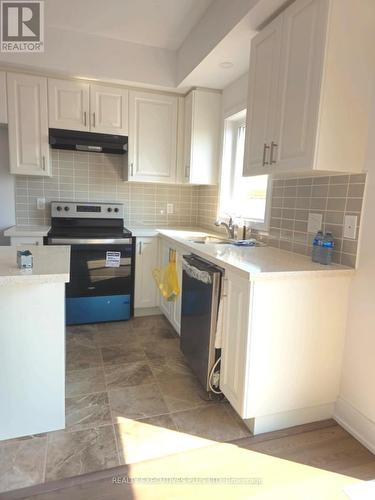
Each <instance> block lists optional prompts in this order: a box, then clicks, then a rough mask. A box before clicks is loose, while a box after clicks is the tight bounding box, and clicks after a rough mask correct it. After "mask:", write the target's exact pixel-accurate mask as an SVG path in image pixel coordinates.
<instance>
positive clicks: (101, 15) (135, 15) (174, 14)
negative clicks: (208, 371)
mask: <svg viewBox="0 0 375 500" xmlns="http://www.w3.org/2000/svg"><path fill="white" fill-rule="evenodd" d="M214 1H215V0H106V1H105V2H103V0H79V1H77V0H47V1H46V19H47V23H48V26H50V27H54V28H60V29H64V30H70V31H78V32H81V33H87V34H90V35H96V36H101V37H105V38H111V39H114V40H122V41H125V42H132V43H137V44H141V45H146V46H150V47H159V48H163V49H169V50H176V49H178V47H179V46H180V45H181V43H182V42H183V41H184V39H185V38H186V37H187V35H188V34H189V32H190V30H191V29H192V27H193V26H194V25H195V24H196V23H197V22H198V20H199V19H200V18H201V16H202V15H203V13H204V12H205V11H206V10H207V8H208V7H209V6H210V4H212V3H213V2H214Z"/></svg>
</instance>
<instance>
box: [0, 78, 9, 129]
mask: <svg viewBox="0 0 375 500" xmlns="http://www.w3.org/2000/svg"><path fill="white" fill-rule="evenodd" d="M0 123H8V110H7V80H6V73H5V71H0Z"/></svg>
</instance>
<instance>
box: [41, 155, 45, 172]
mask: <svg viewBox="0 0 375 500" xmlns="http://www.w3.org/2000/svg"><path fill="white" fill-rule="evenodd" d="M42 168H43V170H46V157H45V156H44V155H43V156H42Z"/></svg>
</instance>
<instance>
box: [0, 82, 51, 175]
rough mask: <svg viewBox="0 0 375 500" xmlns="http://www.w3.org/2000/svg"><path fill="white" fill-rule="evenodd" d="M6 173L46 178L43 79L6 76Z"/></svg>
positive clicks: (46, 144) (46, 132) (45, 102)
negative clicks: (7, 154)
mask: <svg viewBox="0 0 375 500" xmlns="http://www.w3.org/2000/svg"><path fill="white" fill-rule="evenodd" d="M7 83H8V89H7V90H8V130H9V134H8V135H9V160H10V172H11V173H12V174H21V175H50V163H49V146H48V115H47V79H46V78H42V77H38V76H31V75H22V74H16V73H8V75H7Z"/></svg>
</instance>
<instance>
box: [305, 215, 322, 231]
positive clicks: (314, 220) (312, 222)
mask: <svg viewBox="0 0 375 500" xmlns="http://www.w3.org/2000/svg"><path fill="white" fill-rule="evenodd" d="M322 221H323V216H322V214H311V213H310V214H309V221H308V223H307V232H308V233H314V234H315V233H317V232H318V231H320V230H321V229H322Z"/></svg>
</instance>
